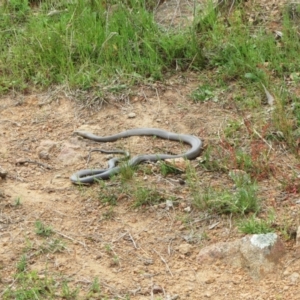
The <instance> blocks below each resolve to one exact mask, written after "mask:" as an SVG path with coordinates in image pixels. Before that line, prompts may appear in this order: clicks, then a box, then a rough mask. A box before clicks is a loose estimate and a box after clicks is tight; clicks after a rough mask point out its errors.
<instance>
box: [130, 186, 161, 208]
mask: <svg viewBox="0 0 300 300" xmlns="http://www.w3.org/2000/svg"><path fill="white" fill-rule="evenodd" d="M134 197H135V201H134V203H133V207H134V208H137V207H140V206H144V205H153V204H157V203H159V202H161V201H162V199H163V197H162V195H161V194H160V193H159V192H158V191H157V190H155V189H150V188H144V187H137V189H136V190H135V192H134Z"/></svg>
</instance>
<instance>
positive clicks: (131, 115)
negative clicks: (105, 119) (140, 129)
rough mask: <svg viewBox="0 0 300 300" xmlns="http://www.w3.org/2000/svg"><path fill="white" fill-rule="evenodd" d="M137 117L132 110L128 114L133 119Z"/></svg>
mask: <svg viewBox="0 0 300 300" xmlns="http://www.w3.org/2000/svg"><path fill="white" fill-rule="evenodd" d="M135 117H136V114H135V113H134V112H131V113H129V114H128V118H129V119H133V118H135Z"/></svg>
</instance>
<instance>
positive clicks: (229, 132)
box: [224, 120, 243, 138]
mask: <svg viewBox="0 0 300 300" xmlns="http://www.w3.org/2000/svg"><path fill="white" fill-rule="evenodd" d="M242 125H243V123H242V122H241V121H237V120H231V121H229V122H228V124H227V125H226V127H225V129H224V135H225V137H226V138H234V137H236V135H237V133H238V132H239V131H240V129H241V127H242Z"/></svg>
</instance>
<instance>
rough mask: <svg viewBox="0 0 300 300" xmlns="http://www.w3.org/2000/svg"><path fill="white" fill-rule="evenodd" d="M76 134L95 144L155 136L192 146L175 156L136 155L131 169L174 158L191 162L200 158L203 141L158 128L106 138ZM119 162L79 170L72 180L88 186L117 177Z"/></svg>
mask: <svg viewBox="0 0 300 300" xmlns="http://www.w3.org/2000/svg"><path fill="white" fill-rule="evenodd" d="M74 134H77V135H79V136H81V137H83V138H86V139H90V140H93V141H95V142H102V143H108V142H115V141H117V140H118V139H122V138H128V137H131V136H154V137H159V138H162V139H166V140H171V141H178V142H181V143H186V144H189V145H190V146H191V148H190V149H188V150H187V151H186V152H185V153H182V154H178V155H173V154H140V155H136V156H134V157H132V158H131V159H129V160H128V162H127V164H128V166H129V167H134V166H137V165H138V164H140V163H142V162H145V161H150V162H156V161H159V160H165V159H172V158H185V159H189V160H191V159H194V158H196V157H198V156H199V155H200V153H201V150H202V141H201V139H199V138H198V137H196V136H194V135H188V134H178V133H173V132H169V131H166V130H162V129H158V128H135V129H130V130H127V131H123V132H121V133H118V134H115V135H111V136H105V137H101V136H97V135H95V134H93V133H90V132H86V131H75V132H74ZM102 151H103V152H106V153H108V152H109V151H107V150H102ZM112 151H119V152H118V153H124V154H125V155H128V152H126V151H124V152H122V150H112ZM117 162H118V159H114V160H113V161H112V162H111V163H109V167H108V168H107V169H84V170H79V171H77V172H75V173H73V174H72V175H71V177H70V180H71V182H72V183H74V184H86V183H93V182H97V181H99V180H101V179H109V178H111V177H112V176H113V175H116V174H118V173H119V172H120V169H121V167H120V166H116V163H117Z"/></svg>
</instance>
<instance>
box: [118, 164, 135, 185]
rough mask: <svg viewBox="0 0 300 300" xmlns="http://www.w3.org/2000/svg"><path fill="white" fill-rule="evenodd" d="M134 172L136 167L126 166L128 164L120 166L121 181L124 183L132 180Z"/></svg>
mask: <svg viewBox="0 0 300 300" xmlns="http://www.w3.org/2000/svg"><path fill="white" fill-rule="evenodd" d="M135 171H136V167H134V166H130V165H128V163H123V164H122V165H121V166H120V176H121V181H122V182H125V181H128V180H130V179H132V177H133V175H134V173H135Z"/></svg>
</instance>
